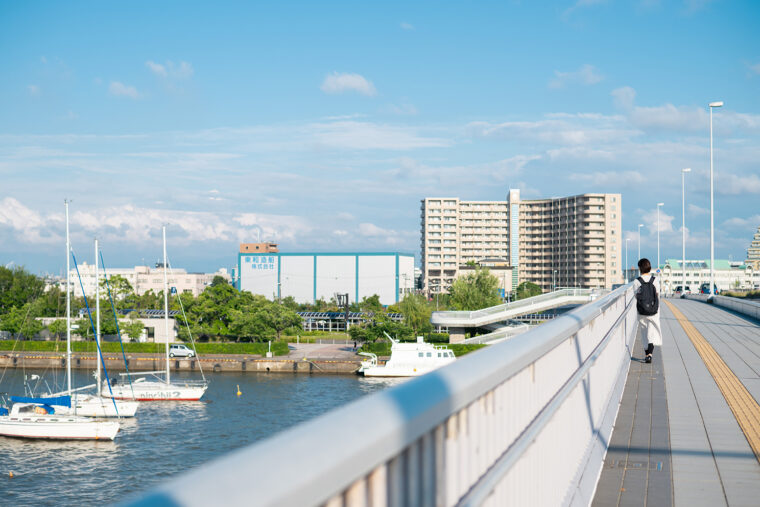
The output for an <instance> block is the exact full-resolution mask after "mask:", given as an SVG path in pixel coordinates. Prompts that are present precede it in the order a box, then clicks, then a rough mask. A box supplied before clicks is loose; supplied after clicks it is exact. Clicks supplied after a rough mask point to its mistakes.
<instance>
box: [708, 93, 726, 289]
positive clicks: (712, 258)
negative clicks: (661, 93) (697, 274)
mask: <svg viewBox="0 0 760 507" xmlns="http://www.w3.org/2000/svg"><path fill="white" fill-rule="evenodd" d="M714 107H723V102H720V101H718V102H710V287H709V289H708V290H707V292H708V294H710V296H712V293H713V287H715V217H714V214H713V128H712V116H713V108H714Z"/></svg>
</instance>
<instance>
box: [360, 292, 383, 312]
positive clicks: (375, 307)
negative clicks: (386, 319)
mask: <svg viewBox="0 0 760 507" xmlns="http://www.w3.org/2000/svg"><path fill="white" fill-rule="evenodd" d="M360 308H361V310H362V311H363V312H372V313H377V312H382V311H383V305H382V303H380V296H378V295H377V294H373V295H371V296H370V297H364V298H362V302H361V303H360Z"/></svg>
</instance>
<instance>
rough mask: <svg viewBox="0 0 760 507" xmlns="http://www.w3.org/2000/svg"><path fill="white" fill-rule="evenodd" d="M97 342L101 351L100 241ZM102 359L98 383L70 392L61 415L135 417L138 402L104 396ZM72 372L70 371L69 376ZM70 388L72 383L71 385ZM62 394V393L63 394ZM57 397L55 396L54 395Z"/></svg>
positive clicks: (96, 375) (96, 260) (97, 275)
mask: <svg viewBox="0 0 760 507" xmlns="http://www.w3.org/2000/svg"><path fill="white" fill-rule="evenodd" d="M69 320H70V316H69V314H68V313H67V315H66V323H67V327H68V326H69V325H70V322H69ZM95 320H96V324H95V327H96V329H95V341H96V342H97V344H98V347H97V348H98V350H99V351H100V350H101V347H102V344H101V342H100V337H101V334H100V276H99V272H98V240H97V239H96V240H95ZM66 339H67V340H70V339H71V333H67V336H66ZM98 355H99V356H102V352H98ZM100 361H101V357H97V359H96V363H97V368H96V374H95V378H96V379H97V380H96V383H95V384H93V385H89V386H84V387H80V388H79V389H73V390H71V391H70V395H71V396H72V399H71V406H70V407H68V408H63V409H60V410H59V413H65V414H69V415H81V416H85V417H134V416H135V412H137V408H138V407H139V405H140V403H139V402H138V401H136V400H132V399H131V397H130V399H129V400H112V399H110V398H105V397H103V395H102V392H101V389H102V382H101V377H102V375H101V364H100ZM70 374H71V370H70V369H69V375H70ZM69 386H70V383H69ZM93 387H95V389H96V393H95V394H89V393H82V392H80V391H84V390H87V389H91V388H93ZM69 388H70V387H69ZM61 394H62V393H61ZM53 396H55V395H53Z"/></svg>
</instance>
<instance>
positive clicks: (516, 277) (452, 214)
mask: <svg viewBox="0 0 760 507" xmlns="http://www.w3.org/2000/svg"><path fill="white" fill-rule="evenodd" d="M421 211H422V213H421V222H422V239H421V251H422V256H421V258H422V270H423V276H424V290H425V291H426V292H428V293H436V292H446V291H447V290H448V288H449V287H450V286H451V284H452V283H453V281H454V279H455V278H456V277H457V276H458V273H459V270H460V269H461V266H463V265H465V264H466V263H467V262H468V261H475V262H479V261H480V260H482V259H484V258H486V257H498V258H503V259H507V260H508V261H509V265H510V266H511V267H512V272H511V274H512V283H511V286H512V287H516V286H517V285H518V284H519V283H521V282H524V281H529V282H533V283H536V284H538V285H539V286H541V288H542V289H543V290H551V288H552V287H555V286H557V287H589V288H594V287H611V286H612V285H613V284H615V283H621V282H622V280H623V274H622V269H623V266H622V263H621V257H620V255H621V239H620V238H621V237H622V235H621V198H620V194H582V195H576V196H570V197H560V198H551V199H536V200H522V199H520V191H519V190H510V191H509V195H508V196H507V199H506V200H505V201H461V200H459V199H457V198H443V197H430V198H426V199H423V200H422V205H421Z"/></svg>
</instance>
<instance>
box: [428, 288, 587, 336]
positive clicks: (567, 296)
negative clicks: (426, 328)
mask: <svg viewBox="0 0 760 507" xmlns="http://www.w3.org/2000/svg"><path fill="white" fill-rule="evenodd" d="M597 294H598V293H597V291H595V290H592V289H574V288H563V289H558V290H555V291H552V292H547V293H546V294H541V295H539V296H534V297H530V298H525V299H520V300H517V301H512V302H510V303H506V304H502V305H497V306H492V307H490V308H483V309H482V310H475V311H469V312H468V311H464V312H463V311H446V312H433V315H432V316H431V317H430V322H431V323H432V324H433V325H435V326H446V327H450V328H451V327H453V328H468V327H485V326H487V325H489V324H493V323H495V322H504V321H506V320H509V319H513V318H515V317H518V316H520V315H526V314H530V313H536V312H542V311H545V310H551V309H552V308H557V307H560V306H565V305H569V304H584V303H588V302H589V301H592V300H593V299H595V298H596V296H597Z"/></svg>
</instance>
